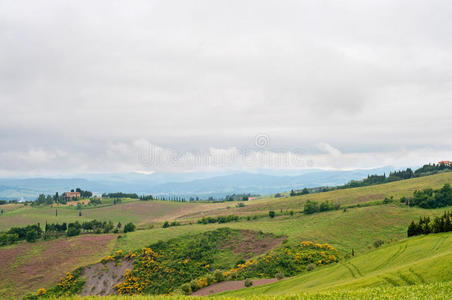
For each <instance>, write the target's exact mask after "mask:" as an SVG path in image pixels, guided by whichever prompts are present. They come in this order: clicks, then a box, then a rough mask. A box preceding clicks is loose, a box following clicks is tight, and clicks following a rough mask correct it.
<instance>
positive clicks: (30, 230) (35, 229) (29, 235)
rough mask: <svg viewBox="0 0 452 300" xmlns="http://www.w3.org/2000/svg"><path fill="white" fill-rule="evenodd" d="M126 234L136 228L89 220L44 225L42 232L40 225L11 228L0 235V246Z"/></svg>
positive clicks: (133, 225) (129, 224)
mask: <svg viewBox="0 0 452 300" xmlns="http://www.w3.org/2000/svg"><path fill="white" fill-rule="evenodd" d="M121 229H122V232H124V233H127V232H132V231H135V229H136V226H135V224H133V223H127V224H126V225H124V228H122V224H121V222H118V223H117V224H116V225H114V224H113V222H111V221H108V222H107V221H98V220H91V221H86V222H82V223H80V222H79V221H75V222H72V223H66V222H64V223H61V224H60V223H52V224H49V223H46V224H45V227H44V230H42V228H41V225H40V224H39V223H38V224H34V225H27V226H24V227H11V228H10V229H9V230H8V231H6V232H1V233H0V246H4V245H9V244H13V243H15V242H17V241H21V240H26V241H27V242H35V241H36V240H38V239H41V238H42V239H49V238H57V237H60V236H63V235H67V236H77V235H80V234H81V233H96V234H100V233H110V232H113V233H119V232H121Z"/></svg>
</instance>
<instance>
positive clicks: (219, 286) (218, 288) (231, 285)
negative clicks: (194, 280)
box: [192, 278, 278, 296]
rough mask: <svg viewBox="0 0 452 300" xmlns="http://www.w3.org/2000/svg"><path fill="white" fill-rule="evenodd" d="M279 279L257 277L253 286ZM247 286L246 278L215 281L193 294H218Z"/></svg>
mask: <svg viewBox="0 0 452 300" xmlns="http://www.w3.org/2000/svg"><path fill="white" fill-rule="evenodd" d="M275 281H278V280H277V279H276V278H271V279H256V280H253V286H258V285H264V284H268V283H272V282H275ZM243 288H245V280H236V281H223V282H219V283H214V284H212V285H211V286H208V287H205V288H203V289H200V290H198V291H196V292H194V293H193V294H192V295H193V296H207V295H212V294H217V293H221V292H226V291H234V290H240V289H243Z"/></svg>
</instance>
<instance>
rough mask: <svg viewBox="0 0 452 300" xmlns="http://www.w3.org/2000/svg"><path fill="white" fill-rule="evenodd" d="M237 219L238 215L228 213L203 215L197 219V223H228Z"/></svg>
mask: <svg viewBox="0 0 452 300" xmlns="http://www.w3.org/2000/svg"><path fill="white" fill-rule="evenodd" d="M238 220H239V216H236V215H229V216H218V217H203V218H202V219H199V220H198V224H212V223H220V224H223V223H229V222H236V221H238Z"/></svg>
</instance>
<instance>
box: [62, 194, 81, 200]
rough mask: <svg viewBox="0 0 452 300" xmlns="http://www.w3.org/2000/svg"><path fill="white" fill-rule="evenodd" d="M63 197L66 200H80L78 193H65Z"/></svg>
mask: <svg viewBox="0 0 452 300" xmlns="http://www.w3.org/2000/svg"><path fill="white" fill-rule="evenodd" d="M63 197H64V199H66V200H71V199H80V193H79V192H65V193H64V194H63Z"/></svg>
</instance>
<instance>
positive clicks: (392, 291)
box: [60, 282, 452, 300]
mask: <svg viewBox="0 0 452 300" xmlns="http://www.w3.org/2000/svg"><path fill="white" fill-rule="evenodd" d="M451 294H452V282H441V283H433V284H425V285H411V286H401V287H384V288H381V287H377V288H364V289H356V290H333V291H321V292H316V293H310V292H301V293H297V294H296V295H290V296H269V295H255V296H248V297H244V298H242V297H234V296H220V297H218V296H212V297H209V298H208V299H213V300H216V299H218V300H243V299H248V300H258V299H262V300H283V299H291V300H304V299H306V300H327V299H341V300H342V299H344V300H345V299H347V300H350V299H356V300H358V299H360V300H361V299H373V300H380V299H381V300H383V299H384V300H387V299H403V300H413V299H432V300H443V299H444V300H445V299H450V295H451ZM60 299H66V300H83V299H86V298H84V297H79V296H76V297H67V298H60ZM89 299H91V300H203V299H207V298H205V297H194V296H128V297H120V296H104V297H102V296H94V297H89Z"/></svg>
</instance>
